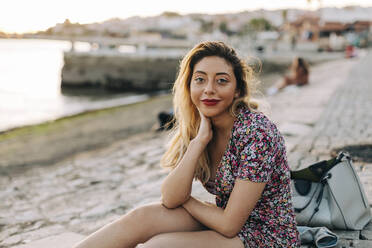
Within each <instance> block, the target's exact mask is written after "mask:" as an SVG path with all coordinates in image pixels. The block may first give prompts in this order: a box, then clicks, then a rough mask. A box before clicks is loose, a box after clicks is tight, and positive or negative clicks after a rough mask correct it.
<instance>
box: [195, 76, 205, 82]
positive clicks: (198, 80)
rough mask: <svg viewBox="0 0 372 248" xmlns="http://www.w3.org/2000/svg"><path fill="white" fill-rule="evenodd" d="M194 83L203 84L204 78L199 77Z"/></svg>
mask: <svg viewBox="0 0 372 248" xmlns="http://www.w3.org/2000/svg"><path fill="white" fill-rule="evenodd" d="M194 81H195V82H197V83H201V82H203V81H204V78H202V77H197V78H194Z"/></svg>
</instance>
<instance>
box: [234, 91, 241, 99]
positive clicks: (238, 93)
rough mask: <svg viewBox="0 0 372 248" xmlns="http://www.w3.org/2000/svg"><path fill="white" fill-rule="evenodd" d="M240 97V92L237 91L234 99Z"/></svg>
mask: <svg viewBox="0 0 372 248" xmlns="http://www.w3.org/2000/svg"><path fill="white" fill-rule="evenodd" d="M239 96H240V90H236V91H235V94H234V98H238V97H239Z"/></svg>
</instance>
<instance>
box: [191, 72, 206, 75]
mask: <svg viewBox="0 0 372 248" xmlns="http://www.w3.org/2000/svg"><path fill="white" fill-rule="evenodd" d="M196 73H201V74H205V75H207V73H206V72H204V71H196V72H194V73H193V74H196Z"/></svg>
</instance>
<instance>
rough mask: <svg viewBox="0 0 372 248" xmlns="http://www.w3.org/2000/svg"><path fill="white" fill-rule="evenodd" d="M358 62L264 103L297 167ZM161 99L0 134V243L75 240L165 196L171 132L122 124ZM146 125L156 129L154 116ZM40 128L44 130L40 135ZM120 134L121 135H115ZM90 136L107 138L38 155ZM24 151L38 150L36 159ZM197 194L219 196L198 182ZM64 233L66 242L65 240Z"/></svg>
mask: <svg viewBox="0 0 372 248" xmlns="http://www.w3.org/2000/svg"><path fill="white" fill-rule="evenodd" d="M358 63H359V59H353V60H346V59H341V60H337V61H331V62H327V63H324V64H321V65H317V66H314V67H312V69H311V77H310V85H309V86H305V87H302V88H290V89H287V90H285V91H283V92H281V93H279V94H278V95H275V96H273V97H270V98H266V99H265V98H262V99H261V100H262V101H264V102H266V103H267V104H263V105H262V106H263V110H264V111H265V112H266V113H267V114H268V115H269V116H270V118H271V119H272V120H273V121H274V122H275V123H276V124H277V126H278V127H279V130H280V131H281V132H282V134H283V135H284V136H285V140H286V144H287V151H288V156H289V158H290V165H291V166H292V168H297V167H298V166H299V165H298V160H296V156H299V155H298V154H299V152H298V149H299V147H301V143H302V141H303V139H304V137H311V134H312V132H313V131H314V128H315V127H316V126H317V123H318V122H319V120H320V119H321V118H322V114H323V113H324V111H325V110H326V108H327V106H328V104H329V102H330V99H332V97H333V95H334V93H335V92H336V91H337V89H338V88H339V87H340V86H342V85H343V84H345V80H346V79H347V78H348V75H349V73H350V71H351V70H352V68H353V67H354V66H356V65H357V64H358ZM154 101H159V102H157V104H159V106H162V107H163V108H169V107H170V101H171V100H170V97H163V98H157V99H156V100H154ZM155 105H156V104H155V102H151V101H150V102H149V103H148V105H147V106H149V108H148V109H147V108H143V107H141V111H142V112H140V113H137V111H138V110H139V109H135V108H136V105H134V106H131V107H130V108H128V109H127V110H126V111H124V110H122V109H120V108H119V109H116V110H115V109H112V110H110V111H103V112H98V113H97V115H95V116H90V117H89V116H87V117H84V116H82V118H76V120H73V121H72V122H70V121H69V122H65V123H64V122H63V121H61V122H60V123H59V124H58V125H56V126H55V127H54V126H53V127H52V126H43V127H41V128H40V130H32V132H31V131H27V130H26V131H24V134H22V135H23V136H22V135H17V136H14V137H5V138H4V137H0V157H2V158H3V157H5V159H6V160H5V161H8V162H3V159H2V162H1V164H0V165H1V171H0V172H1V173H0V202H1V204H0V247H4V248H8V247H18V248H21V247H22V248H26V247H29V248H31V247H69V246H70V245H71V244H72V243H74V242H76V240H79V239H81V238H82V237H83V235H88V234H90V233H91V232H93V231H95V230H97V229H98V228H100V227H101V226H103V225H104V224H107V223H109V222H110V221H113V220H115V219H116V218H118V217H120V216H121V215H123V214H124V213H126V212H127V211H128V210H130V209H132V208H135V207H137V206H140V205H142V204H146V203H149V202H154V201H159V197H160V185H161V182H162V180H163V178H164V176H165V175H166V173H167V172H166V171H163V170H162V169H160V167H159V159H160V157H161V155H162V154H163V152H164V150H165V144H166V141H167V139H168V133H158V132H153V131H145V132H142V133H140V134H136V135H134V136H131V137H128V136H127V135H124V134H123V133H122V132H119V131H117V130H118V129H117V128H116V127H118V126H121V125H128V127H129V126H133V123H135V121H136V120H137V118H140V116H142V117H143V118H145V117H146V118H147V117H150V115H154V114H155V113H157V112H156V111H155V110H152V107H153V106H155ZM142 106H143V105H142ZM150 106H151V108H150ZM150 109H151V110H150ZM146 111H147V112H146ZM150 118H152V119H153V120H154V118H156V117H154V116H151V117H150ZM144 123H145V122H144ZM146 123H147V122H146ZM152 124H153V123H152ZM64 125H71V126H64ZM139 126H141V128H142V130H149V129H150V126H151V124H150V123H147V124H142V125H139ZM64 127H65V128H64ZM66 127H68V128H66ZM95 129H96V130H97V132H96V130H95ZM92 130H94V132H92ZM37 132H39V134H40V133H42V135H37V137H36V136H34V135H35V133H37ZM72 133H74V135H72V136H71V134H72ZM113 136H116V137H117V139H116V140H115V141H113V140H111V139H110V138H108V137H113ZM69 137H74V139H73V140H69ZM34 138H36V140H35V139H34ZM45 140H51V141H52V143H50V144H53V145H56V146H54V147H53V148H52V147H50V149H51V150H45V149H47V147H44V148H39V147H38V146H37V145H38V143H39V142H40V144H42V143H44V144H45V142H44V141H45ZM62 140H65V141H68V142H67V143H66V142H62ZM91 140H105V145H104V146H100V148H98V149H93V150H91V149H90V150H89V151H86V152H79V153H78V154H74V153H70V154H61V156H60V157H58V160H57V159H56V160H54V161H53V160H51V161H44V162H42V160H40V157H38V156H41V155H40V154H43V153H48V152H49V153H51V152H53V151H52V150H58V149H59V147H61V149H62V148H63V149H65V148H66V147H69V146H70V147H69V148H70V150H71V151H73V150H74V149H78V148H76V146H77V144H79V145H81V146H84V144H86V143H89V142H90V141H91ZM88 141H89V142H88ZM87 148H88V147H87ZM90 148H92V147H90ZM79 149H80V148H79ZM87 150H88V149H87ZM27 151H28V152H27ZM9 154H15V155H12V156H10V155H9ZM25 154H35V155H34V159H33V160H32V159H30V158H29V157H28V155H25ZM71 154H74V155H71ZM69 155H70V156H69ZM7 156H8V157H7ZM302 156H305V155H302ZM325 156H326V155H325V154H323V157H325ZM62 158H63V159H62ZM318 158H319V157H315V158H312V159H313V160H314V159H318ZM10 161H11V162H12V163H14V164H16V165H17V164H18V166H16V167H17V168H18V169H12V168H10V167H9V166H6V165H7V164H9V163H10ZM30 161H33V162H32V163H31V162H30ZM307 162H311V161H310V160H309V161H307ZM29 164H33V165H34V166H31V167H28V165H29ZM16 167H14V168H16ZM27 167H28V168H27ZM193 195H195V196H197V197H199V198H203V199H205V200H213V197H212V196H211V195H210V194H208V193H207V192H206V191H205V190H204V189H203V188H202V186H201V185H200V184H199V183H197V182H195V185H194V187H193ZM369 195H370V194H369ZM371 197H372V196H370V198H371ZM61 240H63V245H64V246H61V244H58V242H61ZM43 245H44V246H43ZM58 245H60V246H58ZM366 247H367V246H366Z"/></svg>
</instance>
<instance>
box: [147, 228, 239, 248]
mask: <svg viewBox="0 0 372 248" xmlns="http://www.w3.org/2000/svg"><path fill="white" fill-rule="evenodd" d="M165 247H172V248H189V247H192V248H209V247H210V248H226V247H229V248H244V245H243V242H242V241H241V240H240V238H239V237H237V236H236V237H235V238H226V237H225V236H222V235H221V234H219V233H217V232H215V231H211V230H208V231H197V232H173V233H164V234H159V235H156V236H154V237H153V238H152V239H150V240H149V241H147V242H146V243H145V244H143V245H142V246H141V248H165Z"/></svg>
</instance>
